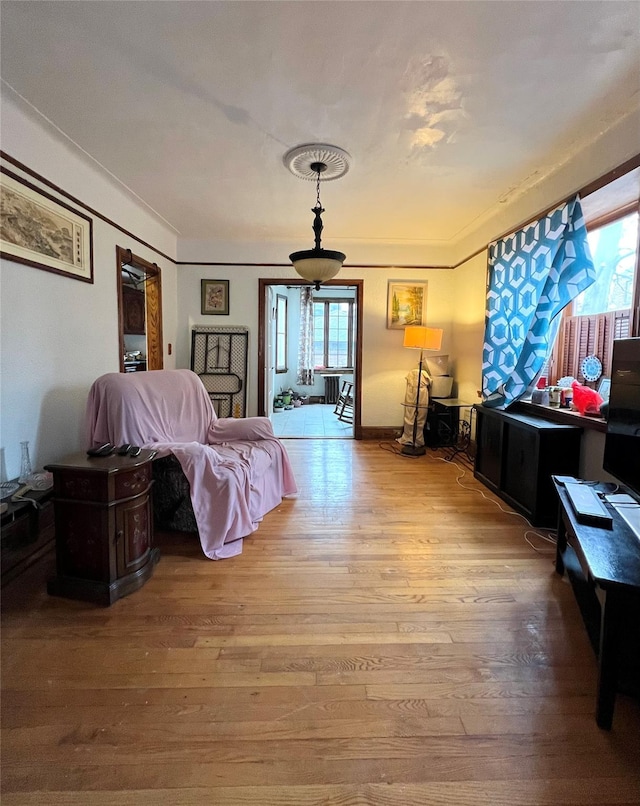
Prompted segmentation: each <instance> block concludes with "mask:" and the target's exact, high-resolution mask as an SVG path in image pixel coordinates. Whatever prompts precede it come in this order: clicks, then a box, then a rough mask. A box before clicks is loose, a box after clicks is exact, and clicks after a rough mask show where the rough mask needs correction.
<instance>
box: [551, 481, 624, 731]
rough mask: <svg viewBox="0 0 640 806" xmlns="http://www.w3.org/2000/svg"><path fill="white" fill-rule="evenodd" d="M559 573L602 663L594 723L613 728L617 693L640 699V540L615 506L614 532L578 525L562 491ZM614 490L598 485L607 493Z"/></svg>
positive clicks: (561, 489) (559, 491) (559, 490)
mask: <svg viewBox="0 0 640 806" xmlns="http://www.w3.org/2000/svg"><path fill="white" fill-rule="evenodd" d="M554 486H555V489H556V492H557V494H558V499H559V501H560V510H559V517H558V542H557V548H556V571H557V572H558V573H559V574H560V575H563V574H564V573H565V571H566V572H567V576H568V577H569V580H570V581H571V584H572V587H573V590H574V593H575V595H576V600H577V602H578V605H579V607H580V610H581V612H582V616H583V619H584V622H585V626H586V628H587V632H588V633H589V638H590V639H591V643H592V644H593V647H594V649H595V651H596V655H597V658H598V690H597V697H596V722H597V723H598V726H599V727H601V728H606V729H609V728H610V727H611V723H612V720H613V709H614V705H615V698H616V692H617V691H619V690H623V691H625V692H626V693H629V694H634V695H637V694H640V629H639V627H640V540H639V539H638V538H637V537H636V536H635V534H634V533H633V532H632V531H631V529H630V528H629V526H628V525H627V524H626V523H625V521H624V520H623V519H622V518H621V517H620V515H618V513H617V512H616V511H615V510H614V509H613V507H611V506H608V507H607V508H608V509H609V511H610V512H611V515H612V517H613V528H612V529H603V528H601V527H599V526H593V525H590V524H585V523H579V522H578V520H577V519H576V517H575V514H574V511H573V507H572V506H571V502H570V501H569V499H568V497H567V494H566V492H565V489H564V486H563V485H562V484H559V483H558V482H557V481H555V479H554ZM610 487H611V485H607V484H606V483H601V484H600V483H599V484H594V488H595V489H597V490H602V491H607V490H608V489H609V488H610Z"/></svg>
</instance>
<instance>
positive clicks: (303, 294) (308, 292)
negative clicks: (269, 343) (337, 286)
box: [297, 286, 315, 386]
mask: <svg viewBox="0 0 640 806" xmlns="http://www.w3.org/2000/svg"><path fill="white" fill-rule="evenodd" d="M314 380H315V378H314V375H313V289H312V287H311V286H303V287H302V288H301V289H300V341H299V348H298V377H297V382H298V384H300V386H313V384H314Z"/></svg>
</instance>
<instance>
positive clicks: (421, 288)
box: [387, 280, 427, 330]
mask: <svg viewBox="0 0 640 806" xmlns="http://www.w3.org/2000/svg"><path fill="white" fill-rule="evenodd" d="M426 322H427V284H426V283H416V282H414V281H413V280H389V283H388V287H387V327H388V328H389V329H391V330H404V328H405V327H407V325H425V324H426Z"/></svg>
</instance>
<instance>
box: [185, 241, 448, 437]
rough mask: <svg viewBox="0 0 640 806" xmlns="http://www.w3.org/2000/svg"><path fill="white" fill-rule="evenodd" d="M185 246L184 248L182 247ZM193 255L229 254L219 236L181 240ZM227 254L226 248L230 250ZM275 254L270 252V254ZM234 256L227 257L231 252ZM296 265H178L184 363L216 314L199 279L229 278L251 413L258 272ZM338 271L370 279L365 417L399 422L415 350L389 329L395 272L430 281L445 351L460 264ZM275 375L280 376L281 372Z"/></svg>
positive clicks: (275, 272)
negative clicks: (243, 339) (245, 349)
mask: <svg viewBox="0 0 640 806" xmlns="http://www.w3.org/2000/svg"><path fill="white" fill-rule="evenodd" d="M183 250H184V251H183ZM185 254H186V255H189V258H188V259H189V260H192V261H194V262H195V261H207V260H208V261H219V260H224V259H225V256H226V255H225V256H223V255H222V254H221V253H220V249H219V247H217V246H216V244H214V243H211V244H206V243H203V242H202V241H199V242H197V243H196V242H192V243H189V242H184V241H181V243H180V259H181V260H184V259H186V258H185V257H184V256H183V255H185ZM227 254H228V253H227ZM270 257H272V254H270V255H269V256H267V257H264V261H265V262H266V261H268V260H270ZM227 259H228V258H227ZM295 277H297V275H296V274H295V272H294V270H293V268H292V267H288V268H285V267H276V268H271V267H268V268H261V267H255V266H240V267H238V266H230V267H220V266H214V267H207V266H195V265H192V266H180V267H179V270H178V321H179V322H181V323H183V324H182V325H181V327H180V330H179V334H178V355H177V362H178V365H179V366H185V367H187V366H189V361H190V348H191V336H190V333H191V328H192V327H193V326H194V325H210V324H212V321H211V320H212V319H213V318H214V317H211V316H202V315H201V314H200V280H201V279H205V278H207V279H228V280H229V300H230V306H229V316H225V317H215V318H216V319H217V320H220V319H222V318H224V320H225V321H224V322H219V323H220V324H224V325H244V326H247V327H248V328H249V389H248V411H249V414H256V413H257V357H258V304H259V301H258V280H259V279H260V278H265V279H280V278H282V279H283V282H285V283H286V280H287V278H291V279H293V278H295ZM336 279H339V280H344V281H345V283H347V282H348V281H349V280H356V279H362V280H364V310H363V311H362V319H363V350H362V425H363V426H401V425H402V417H403V411H402V401H403V400H404V394H405V385H406V381H405V377H406V374H407V373H408V372H409V370H411V369H414V368H416V367H417V357H416V354H415V351H413V350H407V349H405V348H404V347H403V346H402V331H401V330H388V329H387V326H386V321H387V283H388V281H389V280H415V281H418V282H424V281H425V280H426V281H427V283H428V288H427V322H428V324H429V326H431V327H441V328H443V329H444V338H443V343H442V352H443V353H446V352H450V351H451V350H452V347H453V326H452V323H453V307H454V299H453V290H454V272H453V271H451V270H448V269H433V270H416V269H347V268H344V269H342V270H341V272H340V274H339V275H338V276H337V278H336ZM276 383H279V382H278V380H277V379H276Z"/></svg>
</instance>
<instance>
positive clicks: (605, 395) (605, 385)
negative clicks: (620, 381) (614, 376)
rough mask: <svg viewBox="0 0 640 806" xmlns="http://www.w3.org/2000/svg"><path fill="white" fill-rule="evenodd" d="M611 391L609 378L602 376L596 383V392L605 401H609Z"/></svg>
mask: <svg viewBox="0 0 640 806" xmlns="http://www.w3.org/2000/svg"><path fill="white" fill-rule="evenodd" d="M610 391H611V378H602V380H601V381H600V383H599V384H598V394H599V395H600V397H601V398H602V399H603V400H604V402H605V403H608V402H609V392H610Z"/></svg>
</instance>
